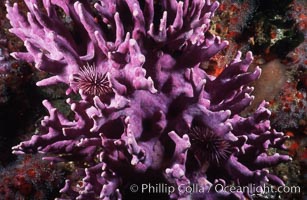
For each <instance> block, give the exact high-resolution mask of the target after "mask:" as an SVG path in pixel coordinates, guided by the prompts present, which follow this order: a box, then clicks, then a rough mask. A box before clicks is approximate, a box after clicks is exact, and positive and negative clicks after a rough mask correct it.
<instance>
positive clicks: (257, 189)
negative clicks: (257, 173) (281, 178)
mask: <svg viewBox="0 0 307 200" xmlns="http://www.w3.org/2000/svg"><path fill="white" fill-rule="evenodd" d="M212 187H214V188H211V190H210V191H214V192H229V193H234V192H241V193H245V194H249V195H252V196H254V195H265V194H276V193H278V194H283V193H292V194H299V193H301V188H300V187H299V186H272V185H267V184H263V185H256V184H248V185H246V186H234V185H227V186H224V185H222V184H216V185H214V186H212Z"/></svg>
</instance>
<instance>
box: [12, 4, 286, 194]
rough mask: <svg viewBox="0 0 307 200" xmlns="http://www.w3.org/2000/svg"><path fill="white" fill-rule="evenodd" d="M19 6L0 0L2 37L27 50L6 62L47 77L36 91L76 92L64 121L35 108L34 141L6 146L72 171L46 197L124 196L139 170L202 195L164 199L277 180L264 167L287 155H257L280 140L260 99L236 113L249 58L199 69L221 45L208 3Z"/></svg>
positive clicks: (246, 92) (248, 78)
mask: <svg viewBox="0 0 307 200" xmlns="http://www.w3.org/2000/svg"><path fill="white" fill-rule="evenodd" d="M24 2H25V3H26V5H27V7H28V9H29V12H28V13H26V15H24V14H23V13H21V12H20V10H19V9H18V5H17V3H15V4H13V5H12V6H10V5H9V4H7V11H8V15H7V16H8V19H9V20H10V22H11V25H12V28H11V29H10V31H11V32H12V33H14V34H15V35H17V36H18V37H19V38H20V39H21V40H23V41H24V45H25V47H26V49H27V51H26V52H15V53H13V54H12V56H13V57H15V58H16V59H20V60H25V61H27V62H33V63H35V67H36V68H37V69H39V70H42V71H45V72H48V73H50V74H51V76H50V77H49V78H46V79H43V80H41V81H39V82H38V83H37V85H38V86H50V85H53V84H58V83H65V84H67V86H68V89H67V95H68V96H69V95H70V94H71V93H79V94H80V96H81V100H79V101H78V100H72V99H70V98H68V99H67V103H68V104H69V105H70V108H71V110H72V112H74V117H75V119H74V120H73V121H71V120H69V119H67V118H66V117H65V116H64V115H63V114H61V113H60V112H59V111H58V110H57V109H56V108H54V107H53V106H52V105H51V104H50V102H48V100H45V101H43V104H44V106H45V107H46V108H47V110H48V111H49V116H45V117H44V119H43V120H42V122H41V130H40V132H39V134H37V135H34V136H32V138H31V139H30V140H29V141H24V142H21V143H20V144H19V145H17V146H15V147H13V152H14V153H15V154H23V153H37V152H38V153H43V154H45V155H46V157H44V159H46V160H50V161H51V162H73V163H74V165H75V166H76V167H77V168H78V171H79V176H80V177H83V179H82V181H83V184H82V185H81V186H80V187H75V184H76V183H74V181H72V180H66V184H65V186H64V188H63V189H62V190H61V191H60V192H61V193H62V197H61V198H58V199H80V200H82V199H83V200H89V199H122V198H123V199H124V198H125V196H123V194H124V192H123V191H124V189H125V188H126V186H127V185H129V184H132V183H131V182H130V181H131V177H133V176H138V177H139V178H140V179H141V180H142V179H144V180H146V176H147V175H148V173H149V171H150V172H151V173H155V174H159V175H161V176H163V177H164V180H165V183H167V184H169V185H172V186H175V187H177V186H180V185H190V184H191V185H192V184H199V185H200V186H202V187H203V188H205V190H206V192H204V193H202V194H199V193H195V194H189V193H187V192H179V191H178V190H177V191H175V192H174V193H172V194H171V195H170V198H173V199H179V198H181V199H187V198H190V197H191V198H194V199H221V198H225V199H229V198H233V199H244V196H246V195H248V194H246V193H245V194H244V193H242V192H235V193H229V192H215V191H212V190H210V191H208V190H209V188H210V187H211V188H212V186H214V185H216V184H223V185H227V184H228V185H229V184H235V185H247V184H254V185H256V186H257V185H262V184H265V183H270V184H276V185H283V184H284V183H283V181H282V180H281V179H280V178H278V177H277V176H275V175H273V174H270V173H269V171H268V170H267V168H268V167H270V166H274V165H277V164H279V163H281V162H286V161H289V160H291V158H290V157H289V156H287V155H280V154H278V153H276V154H273V155H268V149H269V148H277V149H284V148H285V147H284V145H283V143H284V141H285V140H286V137H285V136H284V134H283V133H281V132H277V131H275V130H272V129H271V127H270V121H269V117H270V111H269V110H268V109H267V108H266V102H262V103H261V104H260V105H259V107H258V109H257V110H256V111H255V112H254V113H252V114H250V116H248V117H242V116H240V113H241V111H243V110H244V109H245V108H246V107H248V106H249V105H250V103H251V102H252V100H253V96H251V92H252V90H253V88H252V87H249V86H248V84H249V83H251V82H253V81H254V80H256V79H257V78H258V77H259V76H260V73H261V70H260V68H258V67H257V68H256V69H255V70H254V71H252V72H249V71H248V67H249V65H250V64H251V62H252V60H253V57H252V54H251V52H248V53H247V54H246V56H245V58H243V59H241V53H240V52H239V53H238V54H237V56H236V57H235V59H234V60H233V61H232V62H231V63H230V64H229V65H228V66H227V67H226V68H225V70H224V71H223V72H222V73H221V74H220V75H219V76H218V77H213V76H210V75H208V74H207V73H206V72H205V71H204V70H203V69H202V68H200V63H201V62H203V61H207V60H209V59H210V58H211V57H212V56H214V55H215V54H217V53H218V52H219V51H220V50H222V49H224V48H225V47H226V46H227V45H228V42H227V41H222V40H221V39H220V38H219V37H217V36H215V35H212V34H211V33H210V32H209V31H208V29H209V26H210V18H211V17H212V16H213V14H214V12H215V10H216V9H217V7H218V5H219V4H218V2H214V3H210V1H209V0H202V1H201V0H194V1H192V0H185V1H176V0H160V1H154V0H143V1H141V0H140V1H137V0H125V1H123V0H108V1H107V0H105V1H104V0H100V1H97V2H96V3H95V4H94V5H92V4H91V2H90V1H86V0H80V1H73V0H42V1H37V0H24ZM42 8H44V9H42ZM59 10H61V11H62V13H61V15H60V12H59ZM62 15H64V17H63V16H62ZM64 18H65V19H66V20H67V19H68V20H69V21H70V22H69V24H70V25H71V26H68V25H67V22H65V21H64V20H63V19H64Z"/></svg>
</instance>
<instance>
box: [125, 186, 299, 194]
mask: <svg viewBox="0 0 307 200" xmlns="http://www.w3.org/2000/svg"><path fill="white" fill-rule="evenodd" d="M130 191H131V192H133V193H137V192H139V193H142V194H168V195H171V194H173V193H179V194H187V195H188V194H193V193H198V194H200V193H210V192H213V193H224V192H229V193H237V192H239V193H245V194H249V195H251V196H263V195H267V194H283V193H292V194H299V193H301V188H300V187H299V186H272V185H267V184H263V185H256V184H248V185H246V186H235V185H223V184H215V185H206V186H203V185H199V184H188V185H186V184H182V185H178V186H176V187H175V186H173V185H169V184H166V183H156V184H151V183H144V184H140V185H137V184H132V185H130Z"/></svg>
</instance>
